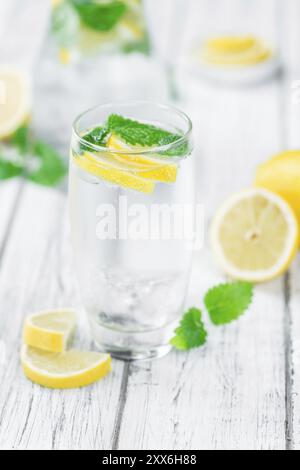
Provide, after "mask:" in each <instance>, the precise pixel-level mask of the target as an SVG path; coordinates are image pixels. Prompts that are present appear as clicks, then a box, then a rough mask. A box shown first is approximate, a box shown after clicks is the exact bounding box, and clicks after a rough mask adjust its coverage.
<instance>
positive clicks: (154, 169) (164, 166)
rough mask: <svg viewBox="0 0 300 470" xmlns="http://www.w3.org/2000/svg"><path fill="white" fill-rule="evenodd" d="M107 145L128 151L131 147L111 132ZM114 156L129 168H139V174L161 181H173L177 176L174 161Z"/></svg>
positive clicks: (135, 156) (145, 157)
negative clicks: (166, 161)
mask: <svg viewBox="0 0 300 470" xmlns="http://www.w3.org/2000/svg"><path fill="white" fill-rule="evenodd" d="M107 146H108V147H109V148H110V149H112V150H116V151H117V150H122V151H124V150H125V151H126V150H128V152H129V151H130V150H132V147H130V146H129V145H127V144H126V143H125V142H124V141H122V140H121V139H119V138H118V137H117V136H115V135H114V134H112V135H111V136H110V138H109V139H108V142H107ZM114 158H115V159H116V160H117V161H119V162H122V163H125V164H127V165H128V166H129V168H131V169H136V170H139V174H140V176H142V177H143V178H147V179H152V180H155V181H160V182H163V183H174V182H175V181H176V178H177V165H176V164H175V163H165V162H164V161H162V160H161V159H158V158H155V157H147V156H144V155H136V154H131V155H126V154H120V153H119V154H115V155H114Z"/></svg>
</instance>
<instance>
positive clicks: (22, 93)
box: [0, 66, 31, 139]
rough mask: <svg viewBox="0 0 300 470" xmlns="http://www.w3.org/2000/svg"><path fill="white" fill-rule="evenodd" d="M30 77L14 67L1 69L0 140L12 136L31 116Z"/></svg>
mask: <svg viewBox="0 0 300 470" xmlns="http://www.w3.org/2000/svg"><path fill="white" fill-rule="evenodd" d="M30 108H31V98H30V87H29V81H28V77H27V76H26V74H25V73H24V72H22V71H21V70H18V69H16V68H13V67H8V66H6V67H3V66H1V67H0V139H3V138H5V137H9V136H10V135H12V134H13V133H14V132H15V131H16V130H17V129H18V128H19V127H20V126H21V125H22V124H23V123H24V122H25V121H26V120H27V118H28V116H29V115H30Z"/></svg>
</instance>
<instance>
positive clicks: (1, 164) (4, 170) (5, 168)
mask: <svg viewBox="0 0 300 470" xmlns="http://www.w3.org/2000/svg"><path fill="white" fill-rule="evenodd" d="M22 173H23V167H22V166H20V165H17V164H16V163H13V162H10V161H8V160H5V159H4V158H3V157H0V180H6V179H9V178H14V177H15V176H20V175H21V174H22Z"/></svg>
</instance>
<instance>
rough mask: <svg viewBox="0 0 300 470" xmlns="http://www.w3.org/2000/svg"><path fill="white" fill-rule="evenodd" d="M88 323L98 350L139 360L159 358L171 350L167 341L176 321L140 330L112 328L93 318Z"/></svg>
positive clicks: (127, 358)
mask: <svg viewBox="0 0 300 470" xmlns="http://www.w3.org/2000/svg"><path fill="white" fill-rule="evenodd" d="M90 325H91V331H92V335H93V339H94V343H95V345H96V347H97V349H98V350H99V351H101V352H105V353H109V354H111V356H112V357H114V358H115V359H120V360H123V361H138V360H139V361H140V360H146V359H155V358H159V357H162V356H165V355H166V354H168V352H170V351H171V349H172V346H171V345H170V343H169V341H170V339H171V338H172V336H173V335H174V329H175V328H176V326H177V322H175V323H172V324H171V325H168V326H166V327H164V328H160V329H156V330H152V331H142V332H127V331H120V330H114V329H111V328H107V327H106V326H104V325H102V324H99V323H98V322H96V321H93V320H90Z"/></svg>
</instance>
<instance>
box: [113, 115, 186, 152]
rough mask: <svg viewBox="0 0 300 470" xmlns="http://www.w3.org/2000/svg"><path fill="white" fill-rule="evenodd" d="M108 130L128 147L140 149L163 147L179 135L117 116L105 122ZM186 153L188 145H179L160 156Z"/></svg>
mask: <svg viewBox="0 0 300 470" xmlns="http://www.w3.org/2000/svg"><path fill="white" fill-rule="evenodd" d="M107 127H108V129H109V130H110V131H111V132H113V133H114V134H116V135H118V136H119V137H120V138H121V139H122V140H124V141H125V142H126V143H127V144H129V145H137V146H141V147H154V146H163V145H168V144H172V143H174V142H176V141H177V140H178V139H180V138H181V135H178V134H172V133H171V132H168V131H166V130H164V129H161V128H159V127H156V126H153V125H151V124H144V123H142V122H138V121H134V120H132V119H128V118H124V117H123V116H120V115H118V114H111V115H110V116H109V118H108V121H107ZM187 153H188V143H187V142H184V143H182V142H181V143H180V144H178V145H177V146H176V145H175V146H174V148H172V149H171V150H168V151H165V152H163V153H162V154H163V155H168V156H181V155H186V154H187Z"/></svg>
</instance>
